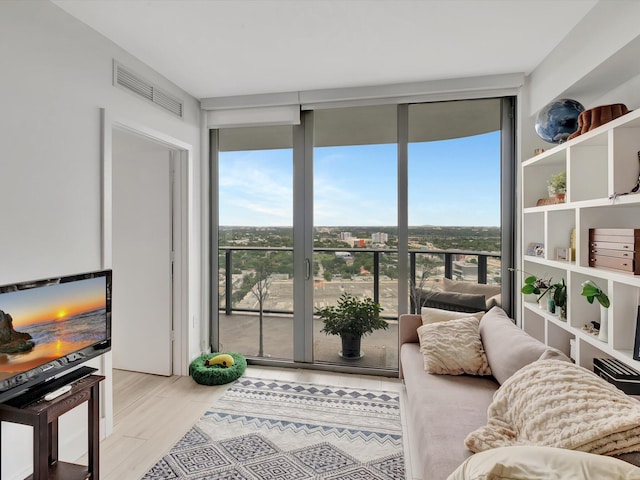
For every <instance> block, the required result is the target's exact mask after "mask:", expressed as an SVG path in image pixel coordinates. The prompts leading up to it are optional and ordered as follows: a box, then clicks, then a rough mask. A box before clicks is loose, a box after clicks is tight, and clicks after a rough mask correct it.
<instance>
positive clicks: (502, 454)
mask: <svg viewBox="0 0 640 480" xmlns="http://www.w3.org/2000/svg"><path fill="white" fill-rule="evenodd" d="M554 478H557V479H560V478H580V479H583V480H600V479H603V478H625V479H629V480H631V479H635V480H639V479H640V468H638V467H635V466H634V465H631V464H629V463H626V462H623V461H622V460H618V459H615V458H612V457H606V456H604V455H596V454H593V453H586V452H580V451H577V450H567V449H564V448H553V447H542V446H513V447H500V448H493V449H491V450H487V451H485V452H480V453H476V454H475V455H473V456H471V457H469V458H467V459H466V460H465V461H464V462H463V463H462V464H461V465H460V466H459V467H458V468H457V469H456V470H455V471H454V472H453V473H452V474H451V475H450V476H449V477H448V478H447V480H479V479H486V480H503V479H504V480H507V479H508V480H532V479H554Z"/></svg>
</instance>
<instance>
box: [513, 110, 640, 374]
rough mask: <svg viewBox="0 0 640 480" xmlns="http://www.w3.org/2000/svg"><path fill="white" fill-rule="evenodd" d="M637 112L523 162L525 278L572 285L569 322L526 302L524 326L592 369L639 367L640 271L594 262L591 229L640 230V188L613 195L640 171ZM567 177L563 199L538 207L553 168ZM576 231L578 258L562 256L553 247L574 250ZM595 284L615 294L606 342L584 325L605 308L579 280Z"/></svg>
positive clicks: (627, 187) (629, 185)
mask: <svg viewBox="0 0 640 480" xmlns="http://www.w3.org/2000/svg"><path fill="white" fill-rule="evenodd" d="M639 151H640V110H636V111H634V112H630V113H628V114H627V115H624V116H622V117H620V118H617V119H615V120H613V121H611V122H609V123H607V124H605V125H602V126H600V127H598V128H596V129H594V130H592V131H590V132H587V133H585V134H582V135H580V136H578V137H576V138H575V139H572V140H569V141H568V142H565V143H563V144H560V145H557V146H555V147H553V148H551V149H550V150H547V151H546V152H543V153H541V154H540V155H537V156H535V157H533V158H530V159H528V160H525V161H524V162H523V163H522V165H521V173H522V198H521V206H522V212H521V215H522V217H521V219H522V220H521V228H522V230H521V234H520V239H521V242H522V243H521V246H522V250H523V253H524V255H523V257H522V261H521V263H520V266H519V268H520V270H522V271H523V272H526V273H522V275H521V276H519V277H521V278H519V279H518V285H520V286H522V281H523V280H524V278H525V277H526V276H527V273H528V274H533V275H536V276H538V277H539V278H545V279H548V278H552V281H553V283H557V282H559V281H560V280H561V279H562V278H564V279H565V281H566V283H567V319H566V321H563V320H561V319H560V318H559V317H558V316H557V315H552V314H550V313H549V312H547V311H545V310H543V309H540V308H538V305H537V304H536V303H529V302H522V303H521V316H520V324H521V326H522V328H523V329H524V330H525V331H526V332H527V333H529V334H531V335H532V336H533V337H535V338H537V339H539V340H542V341H544V342H545V343H547V344H548V345H551V346H553V347H555V348H558V349H559V350H561V351H563V352H564V353H566V354H567V355H568V354H569V353H570V343H574V344H575V348H574V352H575V361H576V363H578V364H579V365H582V366H584V367H586V368H589V369H592V368H593V358H601V357H610V358H617V359H618V360H621V361H622V362H624V363H626V364H627V365H629V366H631V367H633V368H635V369H637V370H640V361H637V360H634V359H633V354H632V350H633V347H634V341H635V337H636V322H637V316H638V305H639V304H640V275H633V274H632V273H629V272H624V271H622V270H614V269H607V268H601V267H600V268H594V267H590V266H589V254H590V245H589V229H591V228H640V192H638V194H628V195H623V196H618V197H617V198H610V196H611V195H612V194H613V193H618V194H620V193H624V192H628V191H629V190H630V189H631V188H632V187H633V186H634V185H635V182H636V180H637V179H638V176H639V175H640V163H639V161H638V155H639V153H638V152H639ZM562 171H565V172H566V174H567V194H566V198H565V203H561V204H553V205H540V206H537V205H536V202H537V200H538V199H539V198H543V197H546V196H547V190H546V188H547V181H548V180H549V178H550V177H551V175H554V174H556V173H559V172H562ZM574 229H575V235H576V255H575V260H574V261H564V260H562V261H561V260H559V259H558V258H557V257H556V249H558V248H570V243H571V232H572V231H573V230H574ZM531 243H543V244H544V255H541V256H530V255H527V254H526V253H527V249H528V247H529V245H530V244H531ZM587 280H592V281H594V282H595V283H596V284H597V285H598V286H599V287H600V288H601V289H602V290H603V291H604V292H605V293H606V294H607V295H608V296H609V298H610V300H611V306H610V308H609V309H608V311H607V314H608V319H609V321H608V340H607V341H606V342H603V341H601V340H600V339H599V338H598V336H597V335H593V334H590V333H588V332H586V331H584V330H583V326H584V325H591V322H598V323H599V322H600V305H599V303H598V302H597V301H595V302H594V303H593V304H589V303H588V302H587V300H586V298H585V297H583V296H582V295H581V292H582V284H583V283H584V282H585V281H587Z"/></svg>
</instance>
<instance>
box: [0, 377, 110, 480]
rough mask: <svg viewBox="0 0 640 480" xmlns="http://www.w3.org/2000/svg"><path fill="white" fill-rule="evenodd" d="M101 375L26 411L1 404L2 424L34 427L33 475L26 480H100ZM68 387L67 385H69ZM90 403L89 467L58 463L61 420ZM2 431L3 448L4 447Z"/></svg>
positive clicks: (42, 401)
mask: <svg viewBox="0 0 640 480" xmlns="http://www.w3.org/2000/svg"><path fill="white" fill-rule="evenodd" d="M104 378H105V377H104V376H102V375H90V376H88V377H84V378H81V379H80V380H77V381H75V382H73V383H72V384H71V390H70V391H69V392H68V393H65V394H64V395H61V396H59V397H57V398H55V399H53V400H51V401H49V402H47V401H46V400H44V399H40V400H38V401H36V402H32V403H30V404H29V405H26V406H23V407H15V406H12V405H8V404H6V403H4V404H0V422H12V423H19V424H22V425H30V426H32V427H33V475H31V476H29V477H27V480H48V479H65V480H86V479H91V480H98V479H99V476H100V475H99V469H100V438H99V437H100V435H99V432H100V428H99V408H98V407H99V403H100V400H99V397H98V394H99V393H100V382H101V381H102V380H104ZM67 383H68V382H67ZM84 402H88V408H87V411H88V417H87V420H88V427H89V428H88V433H89V435H88V447H89V451H88V458H89V461H88V466H84V465H77V464H74V463H68V462H61V461H59V460H58V418H59V417H60V416H61V415H62V414H64V413H66V412H68V411H69V410H72V409H73V408H75V407H77V406H78V405H80V404H82V403H84ZM1 435H2V433H1V431H0V448H1V446H2V436H1Z"/></svg>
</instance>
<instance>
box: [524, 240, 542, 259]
mask: <svg viewBox="0 0 640 480" xmlns="http://www.w3.org/2000/svg"><path fill="white" fill-rule="evenodd" d="M527 255H530V256H532V257H544V243H538V242H531V243H530V244H529V247H528V248H527Z"/></svg>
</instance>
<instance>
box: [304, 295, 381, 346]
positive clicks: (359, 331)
mask: <svg viewBox="0 0 640 480" xmlns="http://www.w3.org/2000/svg"><path fill="white" fill-rule="evenodd" d="M383 310H384V309H383V308H382V307H380V304H379V303H377V302H374V301H373V300H372V299H371V298H370V297H364V298H362V299H359V298H357V297H355V296H354V295H351V294H350V293H346V292H345V293H343V294H342V295H340V298H338V305H332V306H328V307H324V308H321V309H320V310H318V311H317V312H316V313H317V314H318V316H319V317H320V318H321V319H322V321H323V322H324V326H323V327H322V330H321V331H322V333H326V334H327V335H340V336H342V335H343V334H351V335H356V336H364V335H368V334H370V333H373V331H374V330H380V329H383V330H386V329H387V328H389V324H388V323H387V321H386V320H384V319H383V318H382V317H381V316H380V312H382V311H383Z"/></svg>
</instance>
